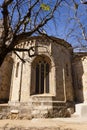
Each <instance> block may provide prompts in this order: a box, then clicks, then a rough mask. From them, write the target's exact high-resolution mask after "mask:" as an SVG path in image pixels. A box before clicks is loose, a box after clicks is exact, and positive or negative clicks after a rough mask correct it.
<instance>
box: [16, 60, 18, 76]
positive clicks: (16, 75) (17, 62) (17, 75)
mask: <svg viewBox="0 0 87 130" xmlns="http://www.w3.org/2000/svg"><path fill="white" fill-rule="evenodd" d="M18 70H19V62H17V65H16V77H18Z"/></svg>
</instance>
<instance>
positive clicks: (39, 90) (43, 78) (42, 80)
mask: <svg viewBox="0 0 87 130" xmlns="http://www.w3.org/2000/svg"><path fill="white" fill-rule="evenodd" d="M35 71H36V76H35V77H36V84H35V87H36V88H35V91H36V92H35V93H36V94H43V93H49V64H48V63H47V62H46V61H43V60H42V61H41V60H39V61H38V63H36V70H35Z"/></svg>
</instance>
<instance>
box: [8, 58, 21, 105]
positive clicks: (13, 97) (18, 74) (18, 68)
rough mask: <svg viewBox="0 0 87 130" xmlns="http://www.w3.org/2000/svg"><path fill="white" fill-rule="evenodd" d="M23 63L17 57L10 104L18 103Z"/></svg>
mask: <svg viewBox="0 0 87 130" xmlns="http://www.w3.org/2000/svg"><path fill="white" fill-rule="evenodd" d="M21 67H22V62H21V61H20V59H18V58H17V57H16V58H15V60H14V66H13V72H12V79H11V89H10V101H9V103H18V102H19V95H20V85H21V81H20V79H21V69H22V68H21Z"/></svg>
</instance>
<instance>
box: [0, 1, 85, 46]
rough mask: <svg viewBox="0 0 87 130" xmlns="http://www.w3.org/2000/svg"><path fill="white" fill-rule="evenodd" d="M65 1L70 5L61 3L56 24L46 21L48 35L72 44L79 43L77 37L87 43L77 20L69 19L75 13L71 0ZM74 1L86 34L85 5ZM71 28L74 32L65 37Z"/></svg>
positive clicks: (0, 2) (56, 14)
mask: <svg viewBox="0 0 87 130" xmlns="http://www.w3.org/2000/svg"><path fill="white" fill-rule="evenodd" d="M66 1H67V2H69V4H70V6H68V4H65V3H64V4H63V5H61V8H60V9H59V11H57V12H56V13H55V21H56V25H55V24H54V23H55V21H53V20H51V21H49V22H48V24H47V26H46V27H45V30H46V32H47V33H48V34H49V35H52V36H55V37H59V38H62V39H65V40H67V41H68V42H69V43H71V44H72V45H73V46H77V45H80V42H79V41H78V39H79V40H80V41H81V42H82V44H87V43H86V41H85V40H83V37H82V34H81V31H82V30H81V29H80V28H79V25H78V23H77V21H75V20H70V18H73V17H74V15H75V8H74V5H73V4H72V2H71V1H72V0H66ZM75 1H76V3H77V4H78V5H79V7H78V10H77V11H78V18H79V19H80V22H81V23H82V25H83V26H84V28H85V33H86V34H87V5H84V4H82V3H81V2H80V0H75ZM2 2H3V0H0V4H2ZM0 17H1V13H0ZM72 29H73V30H74V32H73V33H72V35H71V36H70V37H69V36H68V37H67V34H69V32H70V31H71V30H72ZM76 37H77V38H76Z"/></svg>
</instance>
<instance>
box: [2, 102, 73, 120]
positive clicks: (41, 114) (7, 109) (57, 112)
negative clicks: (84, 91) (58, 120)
mask: <svg viewBox="0 0 87 130" xmlns="http://www.w3.org/2000/svg"><path fill="white" fill-rule="evenodd" d="M45 103H46V102H45ZM32 104H33V106H35V107H32V105H31V107H30V105H28V103H21V104H19V105H18V103H17V104H15V105H11V104H10V106H9V105H7V106H3V105H2V106H0V119H28V120H30V119H32V118H54V117H70V116H71V114H72V113H73V112H74V106H73V103H57V102H53V103H51V104H52V105H53V106H51V105H49V106H45V105H44V102H43V106H41V104H42V103H40V102H39V103H38V104H39V106H36V104H37V103H36V102H33V103H32Z"/></svg>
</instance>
